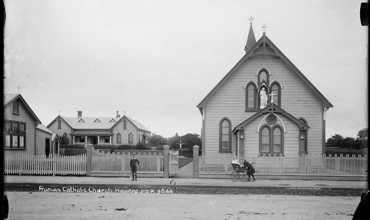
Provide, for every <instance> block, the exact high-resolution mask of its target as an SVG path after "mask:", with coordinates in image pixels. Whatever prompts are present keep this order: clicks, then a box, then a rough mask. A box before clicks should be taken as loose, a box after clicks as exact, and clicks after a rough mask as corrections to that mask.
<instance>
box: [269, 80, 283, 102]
mask: <svg viewBox="0 0 370 220" xmlns="http://www.w3.org/2000/svg"><path fill="white" fill-rule="evenodd" d="M270 91H271V93H270V96H271V100H270V101H271V103H274V104H275V105H278V106H281V86H280V84H279V83H278V82H273V83H272V84H271V86H270Z"/></svg>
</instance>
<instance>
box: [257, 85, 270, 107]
mask: <svg viewBox="0 0 370 220" xmlns="http://www.w3.org/2000/svg"><path fill="white" fill-rule="evenodd" d="M267 103H268V89H267V87H266V86H262V87H261V89H260V90H259V93H258V107H259V108H260V109H263V108H265V107H266V106H267Z"/></svg>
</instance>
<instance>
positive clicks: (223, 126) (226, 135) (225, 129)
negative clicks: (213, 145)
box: [219, 118, 231, 153]
mask: <svg viewBox="0 0 370 220" xmlns="http://www.w3.org/2000/svg"><path fill="white" fill-rule="evenodd" d="M219 136H220V153H231V122H230V120H229V119H227V118H223V119H222V120H221V121H220V134H219Z"/></svg>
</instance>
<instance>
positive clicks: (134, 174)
mask: <svg viewBox="0 0 370 220" xmlns="http://www.w3.org/2000/svg"><path fill="white" fill-rule="evenodd" d="M139 164H140V161H139V160H138V159H137V158H136V156H135V153H133V154H132V157H131V160H130V168H131V181H137V169H138V168H139Z"/></svg>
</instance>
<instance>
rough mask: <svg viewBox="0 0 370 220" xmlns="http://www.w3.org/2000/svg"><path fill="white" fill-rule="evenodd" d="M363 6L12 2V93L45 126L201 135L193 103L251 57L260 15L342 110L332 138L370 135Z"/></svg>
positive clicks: (330, 128)
mask: <svg viewBox="0 0 370 220" xmlns="http://www.w3.org/2000/svg"><path fill="white" fill-rule="evenodd" d="M360 3H361V0H358V1H355V0H351V1H348V0H341V1H334V0H332V1H325V0H315V1H296V0H292V1H273V0H272V1H247V0H233V1H230V0H212V1H211V0H182V1H177V0H153V1H143V0H140V1H124V0H120V1H113V0H33V1H29V0H6V1H5V5H6V27H5V28H6V30H5V31H6V32H5V60H6V66H5V67H6V79H5V91H6V92H9V93H16V92H17V87H18V86H19V87H20V92H21V93H22V95H23V96H24V98H25V99H26V101H27V102H28V104H29V105H30V106H31V108H32V109H33V110H34V111H35V112H36V114H37V115H38V117H39V118H40V119H41V121H42V122H43V123H44V124H45V125H47V124H48V123H50V122H51V120H52V119H53V118H55V117H56V116H57V115H58V112H61V115H66V116H76V115H77V113H76V112H77V110H82V111H83V114H84V115H85V116H114V115H115V111H116V110H120V111H121V112H123V111H125V112H126V113H127V115H128V116H131V117H132V118H134V119H136V120H138V121H140V122H142V123H143V124H144V125H146V126H147V127H148V128H149V129H150V130H151V131H152V132H155V133H158V134H161V135H164V136H172V135H174V134H175V132H178V133H179V134H181V135H182V134H185V133H187V132H192V133H193V132H195V133H200V129H201V115H200V112H199V110H198V109H197V107H196V105H197V104H198V103H199V102H200V101H201V100H202V98H203V97H204V96H205V95H206V94H207V93H208V92H209V91H210V90H211V89H212V88H213V87H214V86H215V85H216V84H217V83H218V81H220V80H221V79H222V77H223V76H224V75H225V74H226V73H227V72H228V71H229V70H230V69H231V68H232V66H233V65H234V64H235V63H236V62H237V61H238V60H239V59H240V58H241V57H242V56H243V54H244V50H243V48H244V46H245V43H246V39H247V34H248V30H249V21H248V18H249V17H250V16H253V17H254V18H255V19H254V23H253V24H254V25H253V26H254V31H255V34H256V38H257V39H258V38H259V37H260V36H261V33H262V28H261V26H262V25H263V24H266V26H267V29H266V34H267V36H268V37H269V38H270V39H271V40H272V41H273V42H274V43H275V44H276V45H277V46H278V47H279V48H280V50H282V51H283V53H285V55H286V56H287V57H288V58H289V59H290V60H291V61H292V62H293V63H295V65H296V66H297V67H298V68H299V69H300V70H301V71H302V72H303V73H304V74H305V76H306V77H307V78H308V79H309V80H310V81H311V82H312V83H313V84H314V85H315V86H316V87H317V88H318V89H319V90H320V91H321V92H322V93H323V94H324V96H326V97H327V98H328V99H329V100H330V101H331V102H332V103H333V105H334V108H331V109H330V110H329V111H328V113H327V137H329V136H331V135H333V134H334V133H339V134H342V135H344V136H355V135H356V134H357V132H358V130H360V129H362V128H364V127H367V93H366V91H367V73H366V71H367V70H366V66H367V45H368V41H367V27H363V26H361V23H360V17H359V9H360Z"/></svg>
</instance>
